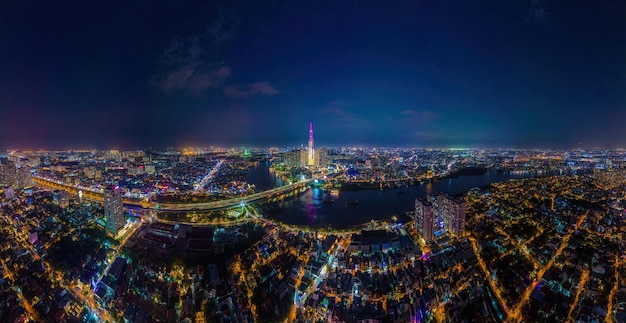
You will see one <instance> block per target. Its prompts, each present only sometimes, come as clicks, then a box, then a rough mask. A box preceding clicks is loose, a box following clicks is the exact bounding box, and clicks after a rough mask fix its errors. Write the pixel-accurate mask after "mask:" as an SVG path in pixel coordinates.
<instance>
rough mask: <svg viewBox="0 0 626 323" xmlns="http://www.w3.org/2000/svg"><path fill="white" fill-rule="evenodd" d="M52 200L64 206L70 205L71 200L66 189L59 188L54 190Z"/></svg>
mask: <svg viewBox="0 0 626 323" xmlns="http://www.w3.org/2000/svg"><path fill="white" fill-rule="evenodd" d="M52 201H54V203H56V204H58V205H59V206H60V207H62V208H66V207H68V205H69V203H70V200H69V196H68V194H67V192H66V191H63V190H57V191H54V192H52Z"/></svg>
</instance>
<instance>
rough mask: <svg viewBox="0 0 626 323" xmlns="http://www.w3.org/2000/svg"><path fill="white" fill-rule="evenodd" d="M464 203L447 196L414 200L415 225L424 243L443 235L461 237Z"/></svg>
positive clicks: (463, 224)
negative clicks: (446, 233)
mask: <svg viewBox="0 0 626 323" xmlns="http://www.w3.org/2000/svg"><path fill="white" fill-rule="evenodd" d="M465 209H466V205H465V201H464V200H462V199H456V198H453V197H449V196H448V195H447V194H437V195H435V196H431V195H430V194H429V195H427V197H426V199H422V198H417V199H415V224H416V226H417V230H418V231H419V233H420V234H421V235H422V237H423V238H424V240H426V242H430V241H433V240H435V238H436V237H438V236H439V235H441V234H443V233H445V232H446V231H447V232H448V234H450V235H452V236H461V235H462V234H463V231H465Z"/></svg>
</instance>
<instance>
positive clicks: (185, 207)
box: [33, 172, 336, 212]
mask: <svg viewBox="0 0 626 323" xmlns="http://www.w3.org/2000/svg"><path fill="white" fill-rule="evenodd" d="M335 174H336V173H334V172H333V173H327V174H322V175H318V176H316V177H314V178H310V179H305V180H303V181H299V182H295V183H292V184H289V185H285V186H281V187H276V188H273V189H270V190H267V191H263V192H259V193H255V194H251V195H247V196H243V197H235V198H231V199H228V200H221V201H212V202H198V203H155V202H142V201H139V200H137V199H130V198H127V197H124V198H123V201H124V205H126V206H135V207H137V206H139V207H141V208H143V209H147V210H156V211H159V212H166V211H210V210H218V209H225V208H230V207H233V206H237V205H238V204H240V203H241V202H242V201H243V202H244V203H251V202H256V201H259V200H262V199H266V198H271V197H272V196H274V195H282V194H285V193H287V192H289V191H293V190H297V189H299V188H302V187H304V186H306V185H308V184H310V183H312V182H314V181H315V180H318V179H321V178H324V177H326V176H333V175H335ZM33 182H35V183H36V184H37V185H39V186H41V187H45V188H48V189H61V190H65V191H68V192H69V193H72V194H78V191H79V190H81V191H82V192H83V197H85V198H87V199H90V200H93V201H97V202H101V203H102V201H103V200H104V197H103V193H102V192H97V191H93V190H88V189H85V188H82V187H78V186H75V185H69V184H65V183H61V182H58V181H55V180H51V179H48V178H44V177H39V176H33Z"/></svg>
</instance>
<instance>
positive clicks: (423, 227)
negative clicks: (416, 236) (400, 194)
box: [415, 198, 434, 242]
mask: <svg viewBox="0 0 626 323" xmlns="http://www.w3.org/2000/svg"><path fill="white" fill-rule="evenodd" d="M433 218H434V211H433V204H432V203H431V202H429V201H426V200H424V199H422V198H416V199H415V225H416V226H417V231H419V233H420V234H421V235H422V238H424V240H426V242H430V241H433V239H434V236H433V220H434V219H433Z"/></svg>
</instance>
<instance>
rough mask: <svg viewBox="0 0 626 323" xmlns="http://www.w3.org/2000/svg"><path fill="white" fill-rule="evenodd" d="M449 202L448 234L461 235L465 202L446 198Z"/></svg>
mask: <svg viewBox="0 0 626 323" xmlns="http://www.w3.org/2000/svg"><path fill="white" fill-rule="evenodd" d="M448 201H449V203H450V204H449V210H450V217H449V219H450V220H449V224H448V232H450V233H451V234H453V235H455V236H461V235H463V231H465V201H464V200H462V199H455V198H451V197H450V198H448Z"/></svg>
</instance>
